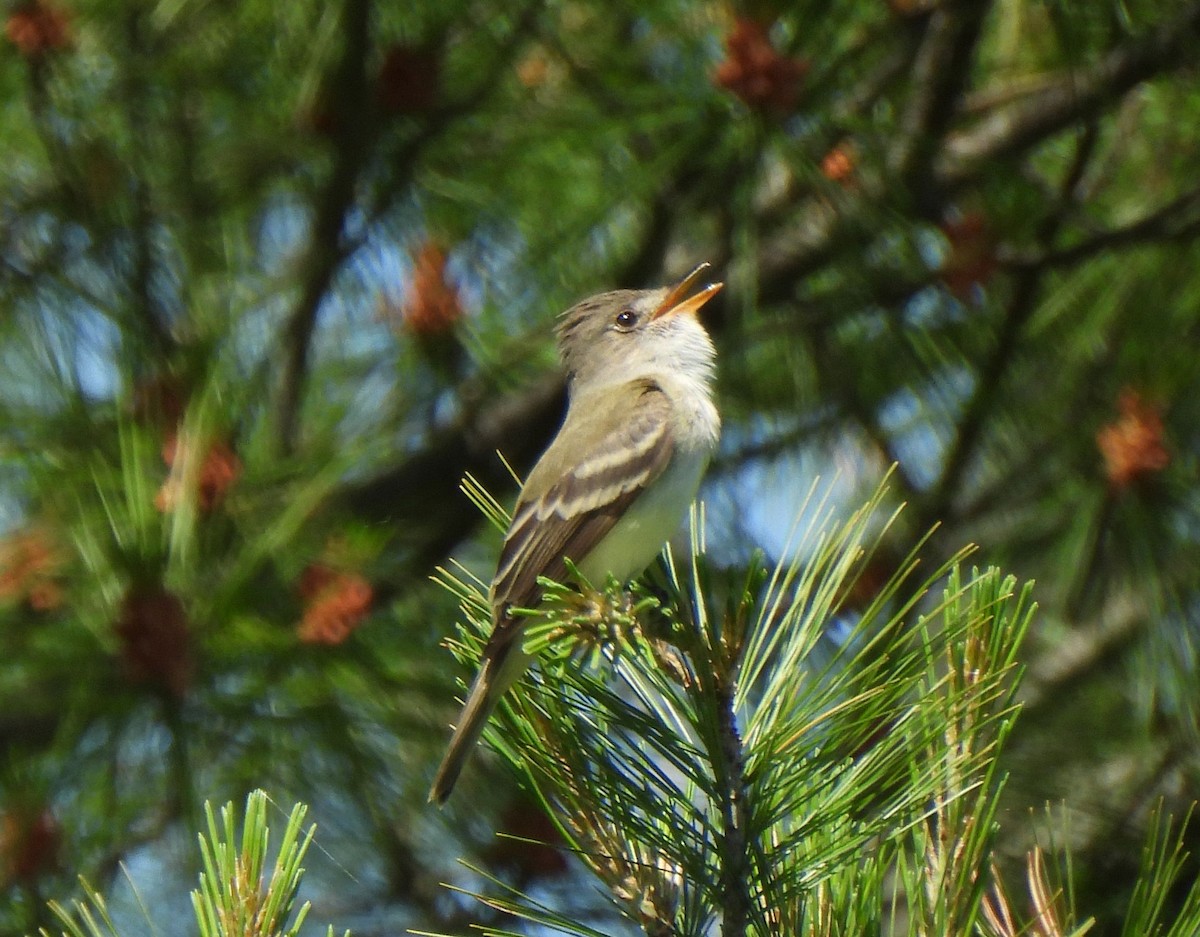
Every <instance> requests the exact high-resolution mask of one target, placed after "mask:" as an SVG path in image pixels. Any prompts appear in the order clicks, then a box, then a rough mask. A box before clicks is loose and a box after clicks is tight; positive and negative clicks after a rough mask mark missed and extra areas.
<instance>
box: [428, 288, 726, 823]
mask: <svg viewBox="0 0 1200 937" xmlns="http://www.w3.org/2000/svg"><path fill="white" fill-rule="evenodd" d="M707 269H708V264H701V265H700V266H698V267H697V268H696V269H695V270H693V271H692V272H691V273H689V274H688V275H687V276H686V277H684V278H683V280H682V281H681V282H680V283H679V284H677V285H676V286H673V287H663V288H661V289H656V290H616V291H614V292H611V293H602V294H600V295H599V296H593V297H592V298H590V299H585V300H583V301H582V302H580V303H578V304H577V305H575V306H572V307H571V308H570V309H568V310H567V311H566V312H565V313H563V315H562V317H561V320H560V322H559V325H558V346H559V354H560V355H561V357H562V361H563V365H564V366H565V368H566V372H567V386H568V393H569V399H570V402H569V404H568V407H567V416H566V419H565V420H564V421H563V425H562V428H561V429H560V430H559V431H558V435H557V436H556V437H555V438H554V441H553V442H552V443H551V444H550V447H549V448H548V449H547V450H546V451H545V453H543V454H542V457H541V458H540V459H539V460H538V462H537V464H536V465H535V466H534V467H533V471H531V472H530V473H529V478H528V479H527V480H526V482H525V487H524V488H522V489H521V494H520V496H519V498H518V500H517V506H516V509H515V510H514V511H513V517H512V523H511V524H510V525H509V528H508V533H507V534H506V535H505V538H504V546H503V548H502V549H501V551H500V562H499V564H498V566H497V569H496V576H495V578H494V579H493V580H492V586H491V591H490V597H489V598H490V602H491V606H492V634H491V637H490V638H489V639H488V642H487V645H486V646H485V648H484V650H483V660H482V661H481V663H480V666H479V673H478V675H477V676H476V677H475V682H474V683H472V684H471V691H470V693H469V694H468V695H467V702H466V704H465V705H464V706H463V711H462V715H461V716H460V717H459V720H458V726H457V727H456V728H455V730H454V734H453V736H452V737H451V739H450V745H449V748H448V749H447V751H446V755H445V757H444V758H443V759H442V764H441V766H440V767H439V768H438V772H437V777H436V778H435V779H434V782H433V787H432V789H431V790H430V792H429V799H430V801H432V802H435V803H438V804H444V803H445V802H446V798H448V797H449V796H450V792H451V790H453V788H454V782H455V781H457V780H458V775H459V773H460V772H461V771H462V768H463V765H464V764H465V763H466V760H467V758H468V757H469V756H470V754H471V752H472V750H473V749H474V747H475V743H476V742H477V741H478V739H479V736H480V733H482V732H483V727H484V725H485V724H486V723H487V720H488V717H489V716H490V715H491V713H492V710H493V709H494V708H495V706H496V704H497V703H498V702H499V700H500V697H501V696H503V694H504V692H505V691H506V690H507V689H508V688H509V687H510V686H511V685H512V683H513V682H514V681H515V680H516V679H517V678H518V677H519V676H520V675H521V673H522V672H524V670H525V668H526V667H527V666H529V663H530V659H531V658H530V656H529V655H528V654H526V653H525V651H524V649H523V647H522V639H523V632H524V629H525V625H526V623H527V622H528V621H529V620H528V619H526V618H521V617H512V616H510V615H509V610H510V609H513V608H531V607H535V606H536V605H537V604H538V602H539V601H540V600H541V590H540V588H539V586H538V577H539V576H545V577H548V578H549V579H552V580H554V581H556V582H561V581H562V580H563V579H565V578H566V576H567V567H566V565H565V563H564V562H563V559H564V557H566V558H568V559H570V560H571V561H572V562H573V563H574V564H575V566H576V567H577V568H578V570H579V572H580V573H581V574H582V575H583V576H584V577H586V578H587V579H588V580H589V581H591V582H593V583H600V582H603V581H604V580H605V579H606V578H607V577H608V576H609V575H612V576H614V577H616V578H617V579H619V580H621V581H623V582H624V581H627V580H629V579H632V578H633V577H634V576H636V575H638V574H639V573H640V572H642V570H644V569H645V568H646V566H647V565H649V563H650V561H651V560H652V559H654V556H655V555H656V554H657V553H658V551H659V550H660V549H661V548H662V545H663V543H664V542H665V541H666V540H667V539H668V538H669V537H670V536H671V534H673V533H674V532H675V529H676V528H677V527H678V526H679V523H680V520H681V518H682V516H683V513H684V511H685V510H686V509H687V506H688V505H689V504H690V503H691V501H692V499H693V498H694V497H695V495H696V489H697V488H698V487H699V484H700V477H701V475H703V473H704V469H705V467H706V466H707V464H708V460H709V457H710V456H711V455H712V453H713V450H714V449H715V448H716V445H717V437H718V436H719V435H720V431H721V420H720V417H718V415H717V410H716V407H714V406H713V402H712V380H713V372H714V368H715V362H716V353H715V351H714V349H713V344H712V341H711V340H710V339H709V337H708V333H707V332H706V331H705V330H704V327H703V326H702V325H701V324H700V322H699V321H698V319H697V318H696V313H697V312H698V311H699V310H700V307H702V306H703V305H704V304H705V303H707V302H708V301H709V300H710V299H712V297H713V296H715V295H716V294H717V292H718V291H719V290H720V289H721V286H722V284H720V283H713V284H710V285H708V286H705V287H704V288H703V289H701V290H700V291H699V292H696V293H693V292H692V289H693V286H694V285H695V284H696V282H697V280H699V279H700V277H701V276H702V275H703V274H704V272H705V271H706V270H707Z"/></svg>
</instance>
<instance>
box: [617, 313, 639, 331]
mask: <svg viewBox="0 0 1200 937" xmlns="http://www.w3.org/2000/svg"><path fill="white" fill-rule="evenodd" d="M614 321H615V322H616V325H617V328H618V329H620V330H621V331H622V332H628V331H629V330H630V329H632V328H633V327H634V326H635V325H637V323H638V317H637V313H636V312H634V311H633V310H632V309H622V310H621V311H620V312H618V313H617V318H616V319H615V320H614Z"/></svg>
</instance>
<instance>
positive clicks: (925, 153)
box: [889, 0, 991, 218]
mask: <svg viewBox="0 0 1200 937" xmlns="http://www.w3.org/2000/svg"><path fill="white" fill-rule="evenodd" d="M990 7H991V4H990V3H988V2H985V0H958V2H953V3H942V4H940V5H939V6H938V8H937V9H936V10H935V11H934V13H933V15H932V16H931V17H930V20H929V24H928V26H927V28H926V31H925V36H924V39H923V41H922V43H921V47H920V49H919V51H918V52H917V59H916V62H915V64H914V69H913V72H914V74H913V84H914V90H913V93H912V94H911V95H910V97H909V100H908V107H907V108H906V109H905V112H904V115H903V117H902V118H901V121H900V135H899V138H898V139H897V141H896V143H895V144H894V145H893V147H892V152H891V155H890V159H889V162H890V164H891V170H892V174H893V175H894V176H895V177H897V178H898V179H900V180H901V181H902V182H903V184H904V187H905V189H906V190H907V192H908V193H909V195H910V196H911V198H912V200H913V204H914V205H915V206H916V209H917V212H918V213H919V214H921V215H922V216H924V217H926V218H939V217H940V216H941V213H942V205H941V201H942V199H941V196H940V194H939V189H938V186H937V184H936V183H937V180H936V179H935V176H934V173H933V160H934V157H935V156H936V154H937V152H938V149H939V147H940V146H941V144H942V139H943V137H944V136H945V135H946V131H947V130H949V129H950V125H951V123H952V122H953V121H954V118H955V117H956V116H957V114H958V104H959V101H960V99H961V98H962V96H963V92H964V90H965V89H966V86H967V83H968V82H969V81H970V77H971V64H972V63H973V61H974V59H975V49H976V48H977V47H978V45H979V38H980V35H981V34H982V31H983V21H984V18H985V17H986V16H987V13H988V10H989V9H990Z"/></svg>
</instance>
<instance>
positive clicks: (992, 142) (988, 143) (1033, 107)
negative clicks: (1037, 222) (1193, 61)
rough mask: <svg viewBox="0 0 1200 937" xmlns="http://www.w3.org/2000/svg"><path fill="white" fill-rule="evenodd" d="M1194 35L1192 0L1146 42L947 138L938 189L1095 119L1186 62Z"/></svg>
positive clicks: (1196, 13)
mask: <svg viewBox="0 0 1200 937" xmlns="http://www.w3.org/2000/svg"><path fill="white" fill-rule="evenodd" d="M1198 31H1200V2H1195V0H1193V2H1192V3H1190V4H1188V5H1187V6H1186V7H1184V8H1183V10H1182V11H1181V12H1180V13H1179V14H1178V15H1177V16H1176V17H1175V18H1174V19H1172V20H1170V21H1169V22H1166V23H1163V24H1161V25H1160V26H1158V27H1156V28H1155V29H1154V31H1153V32H1152V33H1151V34H1150V35H1149V36H1146V37H1137V38H1131V39H1129V40H1128V41H1127V42H1125V43H1124V44H1123V45H1120V46H1117V47H1115V48H1113V49H1112V50H1111V51H1109V52H1108V53H1107V54H1106V55H1105V56H1104V57H1103V58H1102V59H1101V60H1100V61H1099V62H1097V63H1096V64H1094V65H1090V66H1087V67H1084V68H1079V69H1073V70H1070V71H1068V72H1067V73H1065V74H1063V75H1061V76H1059V78H1058V80H1057V81H1056V82H1054V83H1053V84H1050V85H1047V86H1045V87H1043V88H1041V89H1039V90H1037V91H1036V92H1034V93H1032V94H1030V95H1028V96H1027V97H1025V98H1024V99H1022V100H1021V101H1018V102H1016V103H1013V104H1011V105H1008V106H1006V107H1003V108H1001V109H999V110H998V111H996V112H995V113H993V114H991V115H990V116H988V117H987V118H986V119H984V120H982V121H980V122H979V124H977V125H976V126H975V127H972V128H971V129H969V130H964V131H961V132H960V133H957V134H953V135H951V136H950V137H949V138H948V139H947V140H946V146H945V148H944V150H943V152H942V153H941V154H940V155H939V157H938V159H937V161H936V169H935V172H936V177H937V179H938V183H939V185H940V186H942V187H943V188H945V189H947V190H951V189H957V188H961V187H963V186H965V185H967V184H969V183H970V182H972V181H974V180H975V179H977V178H978V175H979V173H980V171H981V170H983V168H984V167H986V166H990V165H993V164H994V163H995V161H997V160H1000V159H1004V158H1007V157H1010V156H1013V155H1015V154H1017V153H1020V152H1023V151H1025V150H1028V149H1029V148H1030V147H1032V146H1034V145H1035V144H1037V143H1038V142H1040V141H1042V140H1044V139H1046V138H1047V137H1049V136H1052V135H1053V134H1055V133H1058V132H1059V131H1061V130H1064V129H1066V128H1067V127H1070V126H1071V125H1072V124H1075V123H1077V122H1079V121H1081V120H1086V119H1088V118H1091V117H1094V116H1095V115H1096V113H1097V111H1098V110H1099V109H1100V108H1101V107H1103V106H1104V105H1106V104H1107V103H1109V102H1110V101H1112V100H1113V99H1115V98H1118V97H1120V96H1121V95H1123V94H1125V93H1127V92H1129V91H1130V90H1132V89H1133V88H1134V87H1136V86H1137V85H1138V84H1140V83H1141V82H1143V81H1147V80H1148V79H1151V78H1153V77H1155V76H1158V75H1164V74H1167V73H1168V72H1171V71H1173V70H1175V69H1176V68H1178V67H1179V66H1181V65H1183V64H1184V63H1186V62H1187V61H1188V60H1189V57H1190V56H1191V54H1192V50H1193V49H1194V46H1195V42H1196V38H1197V34H1198Z"/></svg>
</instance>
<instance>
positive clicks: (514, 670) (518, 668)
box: [429, 641, 530, 807]
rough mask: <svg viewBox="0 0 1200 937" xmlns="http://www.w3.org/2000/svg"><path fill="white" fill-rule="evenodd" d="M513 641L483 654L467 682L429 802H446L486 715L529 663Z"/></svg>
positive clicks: (487, 715)
mask: <svg viewBox="0 0 1200 937" xmlns="http://www.w3.org/2000/svg"><path fill="white" fill-rule="evenodd" d="M519 643H520V642H519V641H514V642H511V643H509V644H508V645H506V646H504V647H503V648H500V649H499V652H498V653H497V654H496V655H495V656H494V657H490V658H487V657H485V658H484V660H483V663H482V664H481V665H480V667H479V673H478V674H476V676H475V682H474V683H472V684H471V691H470V692H469V693H468V694H467V702H466V704H465V705H464V706H463V710H462V715H460V716H459V717H458V725H457V726H455V728H454V734H453V735H452V736H450V744H449V746H448V747H447V748H446V754H445V755H444V756H443V757H442V763H441V765H439V766H438V770H437V775H436V776H435V777H434V779H433V786H432V787H431V788H430V789H429V802H430V803H431V804H437V805H438V806H439V807H441V806H442V805H443V804H445V803H446V800H447V799H448V798H449V797H450V794H451V792H452V791H453V790H454V783H455V782H456V781H457V780H458V776H459V775H460V774H461V773H462V769H463V766H464V765H465V764H466V763H467V759H469V758H470V757H471V754H472V753H473V752H474V751H475V743H476V742H478V741H479V736H480V735H482V734H483V728H484V726H486V725H487V721H488V717H489V716H491V714H492V710H494V709H495V708H496V704H497V703H499V702H500V697H502V696H503V695H504V693H505V691H506V690H508V688H509V687H510V686H512V684H513V682H514V681H516V679H517V677H519V676H520V675H521V674H522V673H523V672H524V670H525V668H526V667H528V666H529V660H530V658H529V656H528V655H527V654H525V653H524V652H523V651H522V650H521V648H520V647H517V646H515V645H517V644H519Z"/></svg>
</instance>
